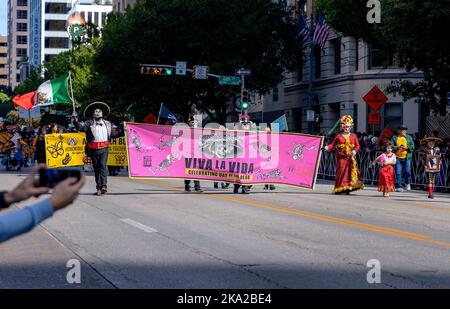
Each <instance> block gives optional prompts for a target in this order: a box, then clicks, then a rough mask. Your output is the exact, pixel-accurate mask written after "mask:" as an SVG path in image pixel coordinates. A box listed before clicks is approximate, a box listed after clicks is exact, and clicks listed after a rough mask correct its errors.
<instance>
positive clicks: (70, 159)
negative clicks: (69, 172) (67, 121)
mask: <svg viewBox="0 0 450 309" xmlns="http://www.w3.org/2000/svg"><path fill="white" fill-rule="evenodd" d="M85 144H86V134H84V133H64V134H47V135H45V157H46V160H47V167H49V168H53V167H65V166H77V165H84V164H85V162H86V159H87V158H86V155H85V154H84V145H85Z"/></svg>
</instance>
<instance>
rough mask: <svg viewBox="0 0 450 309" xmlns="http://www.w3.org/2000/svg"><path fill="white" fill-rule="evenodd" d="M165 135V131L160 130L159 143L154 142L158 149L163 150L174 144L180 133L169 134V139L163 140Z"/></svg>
mask: <svg viewBox="0 0 450 309" xmlns="http://www.w3.org/2000/svg"><path fill="white" fill-rule="evenodd" d="M165 136H166V132H165V131H164V130H163V131H162V132H161V137H160V138H159V144H155V145H154V146H155V147H156V148H158V149H159V151H164V150H165V149H166V148H170V147H172V146H173V145H175V143H176V141H177V140H178V138H179V137H180V136H181V132H180V135H170V139H168V140H166V141H164V137H165Z"/></svg>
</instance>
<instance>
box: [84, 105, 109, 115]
mask: <svg viewBox="0 0 450 309" xmlns="http://www.w3.org/2000/svg"><path fill="white" fill-rule="evenodd" d="M97 108H98V109H101V110H102V112H103V117H107V116H108V115H109V112H110V108H109V106H108V104H106V103H104V102H93V103H91V104H89V105H88V106H86V108H85V109H84V113H83V114H84V117H92V114H94V110H96V109H97Z"/></svg>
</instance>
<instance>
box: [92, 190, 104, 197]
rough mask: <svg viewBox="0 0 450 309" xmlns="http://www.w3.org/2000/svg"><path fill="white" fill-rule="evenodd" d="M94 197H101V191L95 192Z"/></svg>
mask: <svg viewBox="0 0 450 309" xmlns="http://www.w3.org/2000/svg"><path fill="white" fill-rule="evenodd" d="M94 195H96V196H101V195H102V191H101V190H97V192H95V193H94Z"/></svg>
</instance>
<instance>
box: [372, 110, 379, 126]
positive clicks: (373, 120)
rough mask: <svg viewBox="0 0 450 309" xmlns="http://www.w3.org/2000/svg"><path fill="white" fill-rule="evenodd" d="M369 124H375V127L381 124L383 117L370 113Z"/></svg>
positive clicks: (376, 113) (377, 113)
mask: <svg viewBox="0 0 450 309" xmlns="http://www.w3.org/2000/svg"><path fill="white" fill-rule="evenodd" d="M369 124H373V125H380V124H381V115H380V113H379V112H370V113H369Z"/></svg>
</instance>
